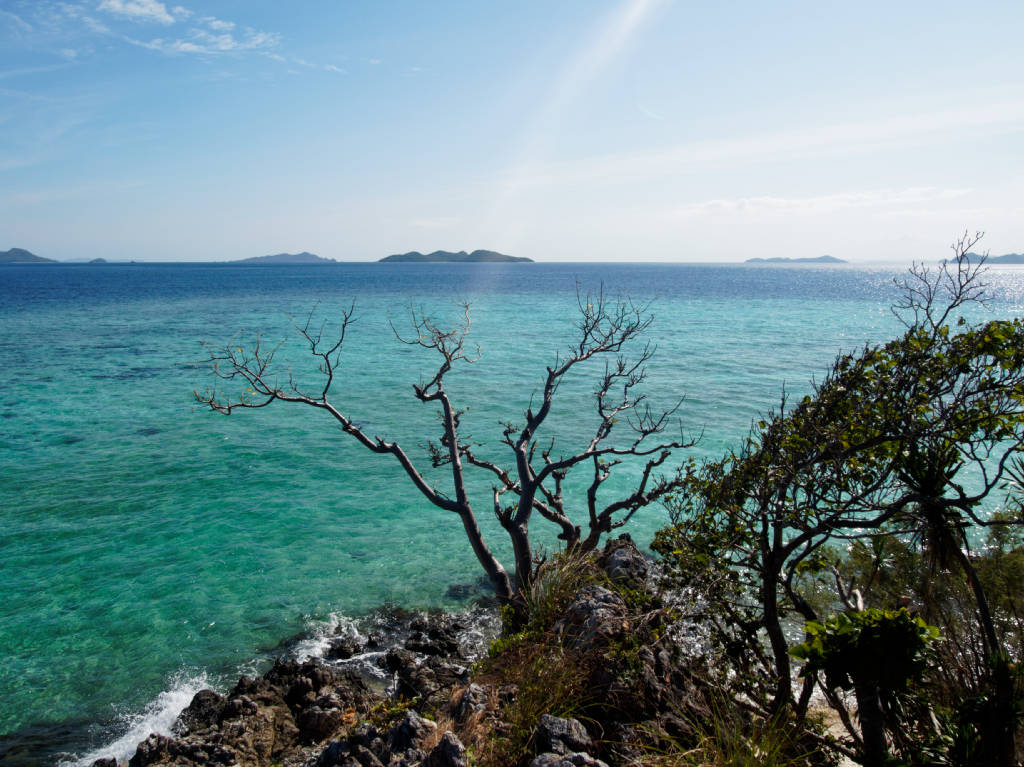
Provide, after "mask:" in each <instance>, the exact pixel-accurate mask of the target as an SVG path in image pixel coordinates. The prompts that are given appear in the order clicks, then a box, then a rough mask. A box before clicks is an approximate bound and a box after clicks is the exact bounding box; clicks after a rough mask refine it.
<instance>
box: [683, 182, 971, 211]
mask: <svg viewBox="0 0 1024 767" xmlns="http://www.w3.org/2000/svg"><path fill="white" fill-rule="evenodd" d="M969 193H970V190H969V189H941V188H937V187H928V186H922V187H910V188H907V189H877V190H869V191H862V192H841V193H834V194H823V195H816V196H811V197H773V196H760V197H740V198H735V199H715V200H706V201H704V202H697V203H690V204H687V205H683V206H681V207H679V208H677V209H676V210H675V211H673V215H675V216H677V217H682V218H704V217H707V216H722V215H745V214H761V213H768V214H773V213H786V214H807V215H815V214H820V213H833V212H836V211H840V210H846V209H850V208H873V207H884V208H892V207H894V206H915V205H932V204H934V203H937V202H943V201H947V200H955V199H957V198H962V197H964V196H965V195H967V194H969Z"/></svg>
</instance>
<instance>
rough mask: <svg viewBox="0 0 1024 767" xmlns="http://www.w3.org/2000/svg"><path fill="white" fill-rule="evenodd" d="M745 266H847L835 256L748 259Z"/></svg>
mask: <svg viewBox="0 0 1024 767" xmlns="http://www.w3.org/2000/svg"><path fill="white" fill-rule="evenodd" d="M743 263H745V264H845V263H846V261H844V260H843V259H841V258H836V257H835V256H817V257H816V258H783V257H778V256H777V257H775V258H748V259H747V260H746V261H744V262H743Z"/></svg>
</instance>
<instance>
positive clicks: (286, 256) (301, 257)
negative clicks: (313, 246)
mask: <svg viewBox="0 0 1024 767" xmlns="http://www.w3.org/2000/svg"><path fill="white" fill-rule="evenodd" d="M228 263H231V264H336V263H338V262H337V261H335V260H334V259H333V258H321V257H320V256H318V255H316V254H314V253H307V252H306V251H302V252H301V253H277V254H275V255H273V256H253V257H252V258H242V259H239V260H237V261H229V262H228Z"/></svg>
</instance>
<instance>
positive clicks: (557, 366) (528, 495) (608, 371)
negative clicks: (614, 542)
mask: <svg viewBox="0 0 1024 767" xmlns="http://www.w3.org/2000/svg"><path fill="white" fill-rule="evenodd" d="M577 304H578V309H579V314H578V320H577V322H576V330H577V334H576V341H575V342H574V343H573V344H572V346H571V347H570V348H569V350H568V351H567V352H566V353H565V354H564V355H556V357H555V360H554V362H553V363H552V364H551V365H550V366H548V367H547V369H546V374H545V376H544V378H543V384H542V388H541V390H540V396H539V401H538V402H537V403H536V407H534V403H532V402H531V405H530V407H528V408H527V410H526V412H525V413H524V415H523V421H522V422H521V423H519V424H515V423H502V424H500V426H501V431H500V436H499V442H500V443H501V444H503V445H505V446H506V447H507V448H508V449H509V450H510V452H511V454H512V455H511V460H510V461H509V462H508V464H502V463H500V462H496V461H493V460H490V459H488V458H485V457H483V456H481V455H478V454H477V452H476V449H477V448H478V447H479V445H477V444H476V443H474V442H472V441H471V440H470V439H469V438H467V437H465V436H463V434H462V433H461V431H460V426H461V423H460V420H461V416H462V415H463V413H464V411H463V410H460V409H458V408H456V407H455V405H454V404H453V403H452V401H451V398H450V396H449V393H448V390H447V388H446V386H445V383H446V377H447V376H449V375H452V374H454V373H455V372H456V371H457V369H458V367H459V366H462V365H470V364H474V363H475V362H477V361H478V360H479V359H480V349H479V348H478V347H470V346H469V344H468V336H469V332H470V325H471V323H470V307H469V304H460V308H461V318H460V321H459V322H458V323H457V324H456V325H455V327H453V328H451V329H447V328H442V327H441V326H439V325H438V324H437V323H436V322H435V321H434V320H433V319H432V318H431V317H429V316H428V315H426V314H424V313H423V312H417V311H415V310H414V309H410V325H409V330H408V331H402V330H400V329H399V328H397V327H396V326H395V325H394V324H392V330H393V331H394V333H395V336H396V338H397V339H398V341H399V342H401V343H404V344H407V345H409V346H414V347H418V348H421V349H424V350H426V351H427V352H430V353H432V354H433V355H434V359H435V361H436V364H437V367H436V369H435V370H434V372H433V374H432V375H431V376H430V377H429V378H428V379H426V380H421V381H420V382H419V383H417V384H414V385H413V394H414V396H415V397H416V398H417V399H418V400H419V401H420V402H423V403H425V404H426V403H432V404H436V405H439V406H440V411H439V418H440V429H439V434H438V436H437V438H436V439H434V440H427V441H426V443H425V445H424V447H425V449H426V453H427V457H428V459H429V462H430V465H431V467H432V468H434V469H446V471H447V474H448V481H449V483H450V489H449V490H448V491H447V492H446V491H442V490H439V489H437V488H436V487H435V486H434V484H432V483H431V482H430V481H428V479H427V477H426V475H425V474H424V473H423V472H422V471H421V469H420V468H419V467H418V466H417V464H416V462H415V461H414V460H413V458H412V457H410V455H409V454H408V453H407V452H406V451H405V449H403V448H402V446H400V445H399V444H398V443H397V442H390V441H388V440H386V439H385V438H383V437H381V436H378V435H375V434H370V433H368V432H366V431H364V429H363V428H362V427H360V426H359V425H357V423H356V422H355V421H354V420H353V419H352V417H351V416H350V415H349V414H347V413H346V412H345V410H344V409H342V408H340V407H338V406H337V405H335V403H334V401H332V399H331V393H332V387H333V386H334V384H335V383H336V382H337V381H338V380H339V379H342V380H343V370H342V364H341V363H342V351H343V347H344V342H345V338H346V335H347V333H348V332H349V329H350V326H351V325H352V323H353V320H354V314H353V311H354V306H350V307H349V308H348V309H346V310H345V311H343V312H342V314H341V319H340V322H339V325H338V329H337V330H336V331H335V332H334V333H333V334H332V335H331V336H330V337H329V338H327V339H325V332H326V331H325V325H323V324H320V325H319V326H315V325H314V318H315V315H316V307H314V310H313V311H312V312H311V313H310V315H309V317H307V318H306V320H305V322H304V323H302V324H299V323H297V322H294V321H293V325H294V326H295V328H296V330H297V332H298V333H299V335H300V336H301V338H302V339H303V340H304V341H305V343H306V345H307V346H308V349H309V352H310V354H312V355H313V357H315V358H316V359H317V363H318V368H319V372H320V374H321V376H322V378H321V380H320V381H319V383H318V384H317V387H316V388H315V389H313V390H310V389H308V388H306V387H305V385H304V384H301V383H299V382H298V381H296V380H295V377H294V376H293V375H292V374H291V372H290V371H289V370H288V369H287V368H284V367H281V366H279V365H278V364H277V363H276V362H275V354H276V353H278V351H279V349H280V347H279V346H278V347H274V348H272V349H267V348H266V347H265V345H264V343H263V340H262V338H261V337H259V336H257V337H256V339H255V341H254V342H253V344H252V345H251V347H250V348H249V349H246V348H244V347H243V346H240V345H238V344H237V343H236V342H234V341H232V343H230V344H229V345H227V346H224V347H220V346H215V345H211V344H206V345H205V346H206V349H207V352H208V358H207V361H208V362H209V363H211V365H212V369H213V373H214V375H215V376H217V377H218V378H220V379H222V380H223V381H226V382H229V383H231V384H238V383H241V384H242V385H243V387H244V388H243V390H242V391H241V392H239V393H238V394H234V395H232V394H230V393H229V394H225V393H222V392H221V391H220V390H218V389H216V388H210V389H207V390H206V391H203V392H198V391H197V392H195V398H196V400H197V401H198V402H199V403H201V404H203V405H205V406H207V407H209V408H211V409H212V410H214V411H217V412H219V413H223V414H225V415H227V414H231V413H233V412H235V411H236V410H239V409H253V408H263V407H267V406H268V405H270V404H272V403H274V402H287V403H297V404H301V405H306V406H308V407H313V408H317V409H319V410H322V411H324V412H326V413H327V414H328V415H329V416H331V418H333V419H334V421H335V422H336V423H337V424H338V425H339V426H340V428H341V429H342V431H343V432H345V433H346V434H348V435H350V436H351V437H352V438H353V439H355V441H356V442H358V443H359V444H360V445H362V446H363V447H364V448H366V449H368V450H370V451H372V452H374V453H378V454H381V455H390V456H391V457H392V458H393V459H394V460H396V461H397V462H398V463H399V465H400V466H401V467H402V469H403V470H404V471H405V473H406V475H407V476H408V477H409V479H410V480H411V482H412V484H413V485H414V486H415V487H416V489H417V490H418V491H419V492H420V493H421V494H422V495H423V497H424V498H425V499H426V500H427V501H429V502H430V503H431V504H433V505H434V506H436V507H438V508H441V509H444V510H446V511H451V512H454V513H455V514H457V515H458V516H459V518H460V520H461V522H462V525H463V528H464V531H465V534H466V536H467V539H468V540H469V543H470V545H471V547H472V549H473V552H474V554H475V555H476V557H477V560H478V561H479V562H480V565H481V566H482V567H483V569H484V571H485V572H486V573H487V577H488V579H489V580H490V582H491V584H492V585H493V587H494V589H495V591H496V593H497V594H498V596H499V598H501V599H502V600H505V601H512V600H514V598H515V597H516V595H517V594H518V593H521V592H522V590H523V589H525V588H526V587H527V586H528V585H529V584H530V583H531V581H532V579H533V576H534V573H535V566H536V552H535V550H534V548H533V546H532V544H531V539H530V523H531V521H532V519H533V515H534V512H536V513H537V514H538V515H539V516H540V517H541V518H542V519H543V520H545V521H546V522H549V523H551V524H553V525H554V526H555V527H556V528H557V529H558V530H559V538H561V539H562V540H564V541H565V545H566V548H567V549H573V550H589V549H593V548H594V547H596V546H597V545H598V543H599V542H600V540H601V537H602V536H603V535H604V534H606V533H608V532H610V531H612V530H614V529H617V528H619V527H621V526H622V525H623V524H625V523H626V522H627V521H628V520H629V519H630V518H632V516H633V515H634V514H635V513H636V512H637V510H639V509H640V508H642V507H643V506H646V505H648V504H650V503H652V502H654V501H656V500H657V499H659V498H661V497H663V496H664V495H665V494H666V493H667V492H669V490H670V489H671V488H672V486H673V483H674V481H675V480H674V478H671V477H665V476H663V475H661V474H660V473H658V472H659V469H660V468H661V467H662V466H663V464H664V463H665V461H666V460H667V459H668V458H669V456H670V455H671V454H672V451H674V450H677V449H680V448H685V447H689V446H691V445H692V444H693V442H694V440H692V439H688V438H687V437H686V436H685V435H684V434H683V431H682V426H681V425H680V424H678V423H677V422H676V420H675V418H674V417H675V415H676V413H677V411H678V409H679V406H680V404H681V400H679V401H677V402H676V403H675V404H674V405H673V406H672V407H670V408H668V409H667V410H654V409H652V408H651V407H650V405H649V403H648V399H647V395H646V394H644V393H642V392H641V391H640V387H641V385H642V384H643V383H644V381H645V379H646V365H647V363H648V361H649V360H650V359H651V357H652V356H653V354H654V349H653V347H652V346H651V345H650V344H646V345H644V346H642V347H641V348H640V349H639V351H638V352H637V353H635V354H633V355H632V356H630V354H629V352H630V348H631V347H632V346H633V345H634V344H635V343H637V342H638V340H639V339H640V337H641V336H642V335H643V334H644V333H645V332H646V331H647V330H648V328H649V327H650V325H651V322H652V321H653V316H652V315H651V314H650V313H649V312H648V307H647V306H646V305H640V304H636V303H634V302H632V301H630V300H629V299H611V298H609V297H608V296H607V295H605V293H604V291H603V289H602V290H600V291H598V292H597V293H594V294H589V293H588V294H583V293H580V292H579V291H577ZM594 358H605V360H606V364H605V368H604V374H603V376H601V378H600V380H599V382H598V386H597V389H596V391H595V395H594V413H595V416H596V423H597V425H596V427H595V429H594V432H593V434H592V436H591V437H590V438H589V439H588V440H587V442H586V443H585V444H584V445H582V446H580V447H578V448H576V449H575V450H570V451H568V452H565V451H563V450H560V449H558V448H559V445H558V444H557V443H556V439H555V437H549V438H542V437H541V436H540V432H541V431H542V428H543V426H544V425H545V422H546V420H547V419H548V417H549V415H550V414H551V412H552V408H553V406H554V402H555V395H556V393H557V391H558V388H559V386H560V384H561V383H562V382H563V381H564V380H566V379H567V378H568V377H569V376H570V375H572V374H573V373H575V372H576V371H577V370H578V369H579V367H578V366H580V365H581V363H584V362H587V361H588V360H591V359H594ZM670 427H673V428H678V430H679V432H678V436H676V437H673V438H668V439H666V438H665V432H666V431H667V430H668V429H669V428H670ZM620 433H621V434H623V435H624V438H622V439H612V437H613V436H615V437H618V436H619V434H620ZM627 458H628V459H630V460H631V461H632V463H633V466H634V467H636V468H635V470H636V471H637V477H638V479H637V482H636V485H635V489H634V490H633V491H632V492H630V493H629V494H627V495H626V496H625V497H622V498H619V499H617V500H615V501H612V502H610V503H606V504H605V505H604V506H603V507H600V506H599V504H598V502H597V490H598V488H599V486H600V485H601V483H603V482H604V481H605V480H606V479H608V477H609V476H610V475H611V473H612V471H613V470H614V469H616V468H619V469H620V471H625V470H626V467H625V466H622V464H623V461H624V459H627ZM637 464H639V466H637ZM587 465H589V466H591V467H592V470H593V479H592V481H591V483H590V486H589V488H588V490H587V492H586V496H585V498H580V499H578V500H573V499H566V497H565V496H564V490H565V487H566V485H565V480H566V477H567V476H568V475H569V474H570V473H571V472H572V471H573V470H574V469H575V468H576V467H578V466H587ZM620 467H621V468H620ZM470 468H472V469H475V470H480V471H482V472H484V473H486V474H489V475H490V476H491V477H492V481H493V488H492V498H491V503H492V504H493V510H494V513H495V515H496V516H497V519H498V521H499V522H500V524H501V526H502V527H503V528H504V530H505V531H506V532H507V534H508V536H509V538H510V540H511V543H512V549H513V554H514V572H513V574H512V575H511V576H510V575H509V574H508V572H507V571H506V569H505V568H504V566H503V565H502V564H501V562H499V561H498V559H497V557H496V556H495V555H494V554H493V553H492V551H491V549H490V548H489V546H488V545H487V543H486V541H485V540H484V535H483V532H482V530H481V529H480V527H479V525H478V522H477V517H476V512H475V510H474V506H473V504H472V501H471V499H470V495H469V490H468V488H467V482H466V472H467V469H470ZM576 509H578V510H579V511H581V512H585V514H586V519H585V523H586V525H587V528H586V533H584V531H583V528H582V527H581V526H580V525H579V524H577V523H576V522H574V521H573V519H572V516H571V515H572V513H573V512H574V511H575V510H576Z"/></svg>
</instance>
